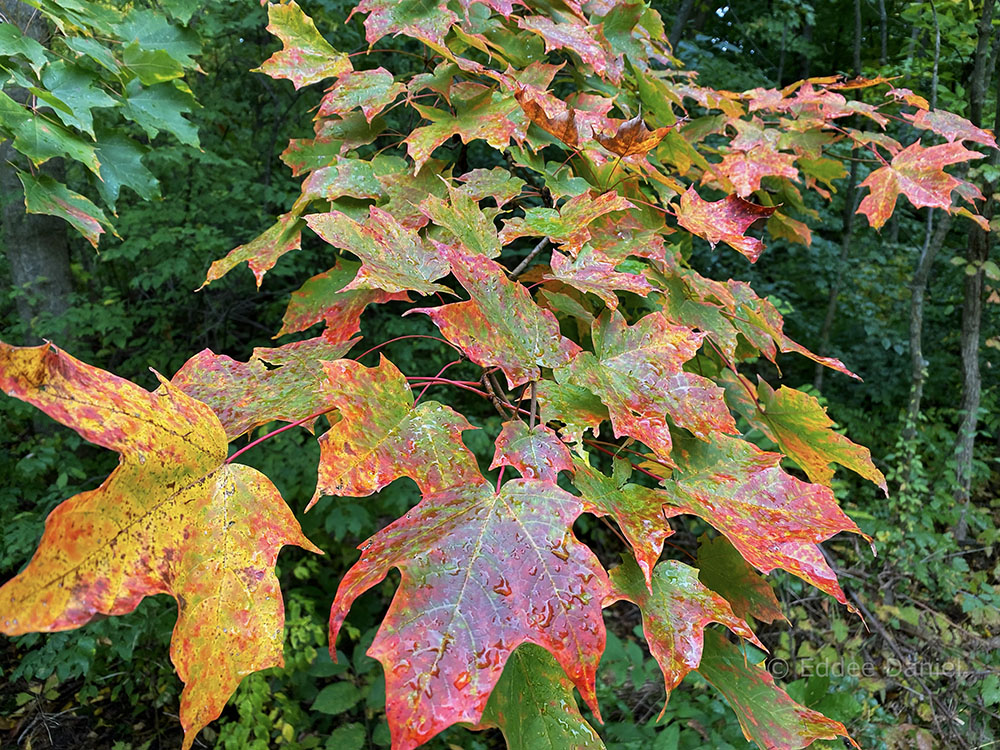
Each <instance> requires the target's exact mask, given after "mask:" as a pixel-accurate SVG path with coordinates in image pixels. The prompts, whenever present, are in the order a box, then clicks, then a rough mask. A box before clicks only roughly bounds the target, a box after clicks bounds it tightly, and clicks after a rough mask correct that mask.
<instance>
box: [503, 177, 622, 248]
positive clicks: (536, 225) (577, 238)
mask: <svg viewBox="0 0 1000 750" xmlns="http://www.w3.org/2000/svg"><path fill="white" fill-rule="evenodd" d="M629 208H635V206H633V204H632V203H630V202H629V201H628V199H626V198H625V197H624V196H622V195H619V194H618V193H615V192H612V191H608V192H605V193H600V194H599V195H597V196H594V195H592V194H591V193H590V192H587V193H583V194H581V195H577V196H575V197H573V198H570V199H569V200H568V201H566V202H565V203H563V205H562V206H560V207H559V210H558V211H557V210H556V209H554V208H547V207H544V206H542V207H533V208H526V209H525V210H524V216H523V217H520V216H518V217H515V218H513V219H508V220H507V221H505V222H504V225H503V229H502V230H500V242H501V244H504V245H506V244H507V243H509V242H511V241H512V240H515V239H517V238H518V237H548V238H549V239H550V240H552V241H553V242H555V243H558V244H559V245H560V246H561V247H562V249H563V250H565V251H566V252H568V253H570V254H572V255H576V254H577V253H578V252H579V251H580V248H582V247H583V245H584V244H585V243H586V242H587V241H588V240H589V239H590V232H589V230H588V229H587V225H588V224H590V223H591V222H592V221H594V220H595V219H598V218H600V217H601V216H604V215H605V214H610V213H615V212H616V211H625V210H627V209H629Z"/></svg>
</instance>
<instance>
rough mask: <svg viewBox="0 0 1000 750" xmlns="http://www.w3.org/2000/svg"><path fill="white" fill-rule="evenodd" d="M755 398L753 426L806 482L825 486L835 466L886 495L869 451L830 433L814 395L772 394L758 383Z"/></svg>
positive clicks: (830, 422) (830, 423) (830, 424)
mask: <svg viewBox="0 0 1000 750" xmlns="http://www.w3.org/2000/svg"><path fill="white" fill-rule="evenodd" d="M757 395H758V398H759V399H760V410H759V412H758V415H757V416H756V417H755V418H754V420H753V421H754V423H755V424H758V425H759V426H760V427H761V428H762V429H763V430H764V432H765V434H767V435H768V437H770V438H771V439H772V440H774V442H776V443H777V444H778V447H779V448H780V449H781V452H782V453H784V454H785V455H787V456H788V457H789V458H791V459H792V460H793V461H795V463H797V464H798V465H799V466H801V467H802V470H803V471H805V473H806V475H807V476H808V477H809V479H810V480H812V481H814V482H820V483H822V484H826V485H829V484H830V482H831V480H832V479H833V469H832V468H831V467H830V464H831V463H838V464H840V465H841V466H843V467H845V468H847V469H850V470H851V471H853V472H856V473H857V474H860V475H861V476H863V477H864V478H865V479H867V480H869V481H871V482H874V483H875V484H876V485H878V486H879V487H881V488H882V491H883V492H884V493H885V494H886V496H888V494H889V490H888V487H887V486H886V483H885V477H884V476H882V472H881V471H879V470H878V469H877V468H876V467H875V464H873V463H872V454H871V451H869V450H868V449H867V448H865V447H864V446H861V445H858V444H857V443H854V442H852V441H851V440H849V439H848V438H847V437H845V436H844V435H841V434H840V433H839V432H834V431H833V426H834V425H833V420H831V419H830V418H829V417H828V416H827V414H826V409H825V408H823V406H822V405H820V403H819V401H817V400H816V397H815V396H810V395H809V394H808V393H803V392H802V391H797V390H795V389H794V388H788V387H787V386H781V387H780V388H779V389H778V390H777V391H775V390H774V389H773V388H771V386H769V385H768V384H767V383H765V382H764V381H760V382H759V383H758V385H757Z"/></svg>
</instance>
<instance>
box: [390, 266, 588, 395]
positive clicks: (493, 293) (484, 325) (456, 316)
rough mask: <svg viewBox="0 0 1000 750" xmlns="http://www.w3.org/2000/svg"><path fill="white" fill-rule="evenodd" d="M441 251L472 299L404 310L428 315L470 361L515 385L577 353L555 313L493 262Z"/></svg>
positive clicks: (512, 386) (577, 347) (578, 348)
mask: <svg viewBox="0 0 1000 750" xmlns="http://www.w3.org/2000/svg"><path fill="white" fill-rule="evenodd" d="M441 254H442V255H443V256H444V257H445V258H446V259H447V260H448V262H449V264H450V265H451V270H452V273H454V274H455V278H457V279H458V281H459V283H461V285H462V286H463V287H465V290H466V291H467V292H468V293H469V296H470V297H471V298H472V299H470V300H469V301H467V302H455V303H453V304H450V305H443V306H441V307H424V308H418V309H414V310H408V311H407V312H406V313H405V314H406V315H409V314H410V313H426V314H427V315H429V316H430V318H431V320H433V321H434V323H435V325H437V327H438V328H439V329H440V330H441V333H442V334H443V335H444V337H445V338H446V339H448V340H449V341H450V342H452V343H453V344H455V345H456V346H458V347H459V348H460V349H461V350H462V351H463V352H465V354H466V355H467V356H468V357H469V359H471V360H472V361H473V362H475V363H476V364H478V365H481V366H483V367H499V368H500V369H501V370H503V373H504V375H505V376H506V377H507V383H508V385H509V386H510V387H511V388H515V387H517V386H519V385H521V384H522V383H526V382H528V381H529V380H537V379H538V378H539V376H540V375H541V370H540V368H541V367H553V368H554V367H560V366H562V365H565V364H566V363H567V362H569V360H570V359H571V358H572V357H573V355H574V354H576V353H577V352H579V351H580V347H579V346H577V345H576V344H574V343H573V342H572V341H570V340H569V339H567V338H564V337H563V336H562V334H560V333H559V322H558V321H557V320H556V318H555V316H554V315H553V314H552V313H550V312H549V311H548V310H543V309H541V308H540V307H538V305H536V304H535V303H534V301H532V299H531V294H530V293H529V292H528V290H527V289H525V288H524V287H523V286H522V285H521V284H516V283H514V282H512V281H510V280H509V279H508V278H507V272H506V270H505V269H504V267H503V266H501V265H500V264H499V263H497V262H495V261H492V260H489V259H488V258H485V257H483V256H481V255H464V254H462V253H461V252H459V251H457V250H455V249H452V248H447V247H443V248H441Z"/></svg>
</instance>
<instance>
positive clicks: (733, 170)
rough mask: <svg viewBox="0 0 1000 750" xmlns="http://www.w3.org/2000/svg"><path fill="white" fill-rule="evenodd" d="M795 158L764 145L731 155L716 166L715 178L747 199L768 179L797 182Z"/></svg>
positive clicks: (704, 178) (734, 152)
mask: <svg viewBox="0 0 1000 750" xmlns="http://www.w3.org/2000/svg"><path fill="white" fill-rule="evenodd" d="M734 148H735V146H734ZM795 158H796V157H795V154H783V153H781V152H779V151H777V150H776V149H775V148H774V147H773V146H771V145H770V144H760V145H756V146H754V147H752V148H751V149H749V150H748V151H731V152H730V153H728V154H726V155H725V156H723V157H722V162H721V163H719V164H713V165H712V167H711V169H712V172H711V174H714V175H718V176H720V177H723V178H725V179H726V180H728V181H729V182H730V183H732V186H733V189H734V190H735V191H736V195H738V196H739V197H740V198H746V197H747V196H748V195H751V194H752V193H753V192H754V191H756V190H759V189H760V181H761V179H762V178H764V177H784V178H787V179H790V180H794V179H797V178H798V176H799V172H798V170H797V169H796V168H795ZM709 176H710V174H709V173H708V172H706V174H705V176H704V177H702V182H703V183H704V182H707V181H708V178H709ZM681 200H683V197H682V198H681ZM744 231H745V229H744Z"/></svg>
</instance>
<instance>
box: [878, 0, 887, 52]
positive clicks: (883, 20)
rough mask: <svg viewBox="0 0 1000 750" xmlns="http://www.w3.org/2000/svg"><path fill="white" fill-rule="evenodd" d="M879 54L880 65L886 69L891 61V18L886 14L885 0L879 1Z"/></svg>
mask: <svg viewBox="0 0 1000 750" xmlns="http://www.w3.org/2000/svg"><path fill="white" fill-rule="evenodd" d="M878 29H879V39H880V42H881V43H880V45H879V54H878V64H879V65H881V66H882V67H885V65H886V62H887V61H888V59H889V44H888V42H889V17H888V15H887V14H886V12H885V0H878Z"/></svg>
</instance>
